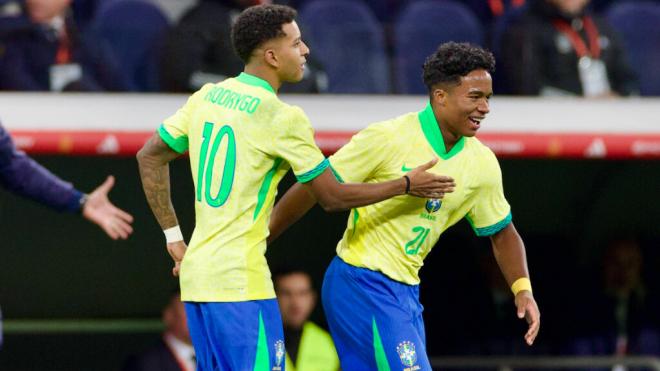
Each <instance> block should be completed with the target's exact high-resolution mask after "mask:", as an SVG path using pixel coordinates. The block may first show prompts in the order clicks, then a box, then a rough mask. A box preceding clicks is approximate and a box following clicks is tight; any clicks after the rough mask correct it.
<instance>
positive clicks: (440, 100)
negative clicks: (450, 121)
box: [431, 87, 449, 107]
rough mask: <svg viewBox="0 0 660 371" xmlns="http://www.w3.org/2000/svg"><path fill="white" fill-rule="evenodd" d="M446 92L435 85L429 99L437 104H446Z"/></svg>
mask: <svg viewBox="0 0 660 371" xmlns="http://www.w3.org/2000/svg"><path fill="white" fill-rule="evenodd" d="M448 94H449V93H448V92H447V91H446V90H444V89H442V88H440V87H436V88H434V89H433V92H432V93H431V99H432V100H433V101H434V102H435V103H436V104H438V105H439V106H442V107H444V106H445V105H447V96H448Z"/></svg>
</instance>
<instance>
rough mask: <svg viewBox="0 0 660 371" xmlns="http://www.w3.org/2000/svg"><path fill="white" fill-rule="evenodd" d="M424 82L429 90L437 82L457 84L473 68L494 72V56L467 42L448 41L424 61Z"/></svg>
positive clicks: (431, 89)
mask: <svg viewBox="0 0 660 371" xmlns="http://www.w3.org/2000/svg"><path fill="white" fill-rule="evenodd" d="M423 69H424V74H423V79H424V84H425V85H426V87H427V88H428V90H429V93H431V92H432V91H433V87H434V86H436V85H437V84H452V85H458V84H459V83H460V82H461V77H462V76H466V75H467V74H469V73H470V72H472V71H474V70H486V71H488V72H489V73H491V74H492V73H493V72H495V57H493V54H492V53H491V52H489V51H487V50H485V49H482V48H480V47H478V46H475V45H472V44H469V43H455V42H448V43H444V44H442V45H440V47H439V48H438V50H436V52H435V53H433V54H432V55H431V56H429V57H428V58H427V59H426V62H424V67H423Z"/></svg>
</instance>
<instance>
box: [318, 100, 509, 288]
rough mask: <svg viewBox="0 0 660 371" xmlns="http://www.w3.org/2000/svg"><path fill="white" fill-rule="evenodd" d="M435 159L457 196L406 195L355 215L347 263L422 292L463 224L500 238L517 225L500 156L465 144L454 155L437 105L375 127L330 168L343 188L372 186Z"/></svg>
mask: <svg viewBox="0 0 660 371" xmlns="http://www.w3.org/2000/svg"><path fill="white" fill-rule="evenodd" d="M434 156H435V157H439V161H438V163H437V164H436V165H435V166H434V167H433V168H432V169H431V170H430V171H432V172H433V173H436V174H442V175H448V176H451V177H452V178H454V180H455V182H456V189H455V191H454V192H453V193H449V194H447V195H445V197H444V198H443V199H442V200H436V199H421V198H417V197H412V196H407V195H404V196H397V197H394V198H391V199H389V200H385V201H382V202H379V203H377V204H373V205H369V206H365V207H360V208H357V209H353V210H352V211H351V214H350V216H349V220H348V226H347V228H346V231H345V232H344V236H343V237H342V239H341V241H339V244H338V245H337V254H338V255H339V257H341V258H342V260H344V261H345V262H346V263H348V264H352V265H354V266H357V267H364V268H368V269H371V270H374V271H379V272H382V273H383V274H385V275H387V276H388V277H390V278H392V279H394V280H396V281H399V282H404V283H407V284H411V285H415V284H419V275H418V272H419V269H420V268H421V267H422V265H423V264H424V263H423V261H424V258H425V257H426V255H427V254H428V253H429V251H430V250H431V248H432V247H433V246H434V245H435V244H436V242H437V241H438V238H439V237H440V234H442V232H444V231H445V230H446V229H447V228H449V227H450V226H452V225H454V224H456V222H458V221H459V220H461V219H462V218H464V217H465V218H467V219H468V220H469V221H470V223H471V224H472V227H473V229H474V230H475V232H476V234H477V235H479V236H489V235H492V234H494V233H497V232H498V231H500V230H501V229H502V228H504V227H506V226H507V225H508V224H509V223H510V222H511V212H510V210H511V208H510V206H509V204H508V202H507V201H506V199H505V198H504V193H503V189H502V174H501V171H500V167H499V164H498V162H497V158H496V157H495V155H494V154H493V152H492V151H491V150H490V149H489V148H488V147H486V146H484V145H483V144H481V142H479V140H477V139H476V138H465V137H464V138H461V139H460V140H459V141H458V142H457V143H456V144H455V145H454V146H453V147H452V148H451V150H450V151H449V152H447V151H446V150H445V145H444V141H443V139H442V134H441V133H440V129H439V127H438V123H437V121H436V119H435V116H434V115H433V111H432V109H431V106H430V105H427V107H426V108H425V109H424V110H422V111H421V112H418V113H417V112H416V113H408V114H405V115H403V116H400V117H397V118H395V119H393V120H389V121H384V122H380V123H376V124H373V125H370V126H369V127H367V128H366V129H364V130H362V131H361V132H359V133H358V134H356V135H355V136H354V137H353V138H352V139H351V141H350V142H349V143H348V144H346V145H345V146H344V147H343V148H341V149H340V150H339V151H337V153H335V154H334V155H333V156H331V157H330V158H329V160H330V166H331V167H332V169H333V171H334V172H335V175H336V176H337V177H338V178H339V179H340V180H341V181H346V182H365V183H372V182H382V181H387V180H392V179H397V178H400V177H401V176H402V175H404V174H405V173H406V172H407V171H410V170H412V169H413V168H415V167H417V166H419V165H422V164H424V163H426V162H428V161H430V160H431V158H433V157H434Z"/></svg>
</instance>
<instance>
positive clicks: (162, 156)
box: [137, 134, 179, 229]
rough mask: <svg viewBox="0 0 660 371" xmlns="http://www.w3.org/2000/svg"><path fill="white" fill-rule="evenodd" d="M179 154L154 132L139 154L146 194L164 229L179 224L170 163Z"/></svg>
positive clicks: (143, 186)
mask: <svg viewBox="0 0 660 371" xmlns="http://www.w3.org/2000/svg"><path fill="white" fill-rule="evenodd" d="M177 156H178V153H176V152H174V151H172V150H171V149H170V148H169V147H168V146H167V145H166V144H165V143H163V141H162V140H161V139H160V137H159V136H158V134H154V136H153V137H152V138H151V139H149V141H148V142H147V143H146V144H145V145H144V147H142V149H141V150H140V151H139V152H138V155H137V159H138V166H139V168H140V178H141V179H142V188H143V189H144V194H145V195H146V196H147V202H148V203H149V206H150V207H151V211H152V212H153V213H154V216H156V219H157V220H158V224H160V226H161V228H162V229H167V228H170V227H173V226H175V225H177V224H179V222H178V221H177V217H176V212H175V211H174V206H173V205H172V199H171V197H170V171H169V165H168V163H169V162H170V161H171V160H173V159H174V158H176V157H177Z"/></svg>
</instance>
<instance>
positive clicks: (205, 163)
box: [197, 122, 236, 207]
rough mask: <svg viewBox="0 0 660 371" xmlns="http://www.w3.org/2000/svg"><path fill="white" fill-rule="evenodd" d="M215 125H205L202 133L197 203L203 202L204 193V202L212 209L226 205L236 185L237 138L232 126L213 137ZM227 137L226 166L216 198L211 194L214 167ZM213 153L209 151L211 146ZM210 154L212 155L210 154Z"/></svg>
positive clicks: (221, 129) (226, 126)
mask: <svg viewBox="0 0 660 371" xmlns="http://www.w3.org/2000/svg"><path fill="white" fill-rule="evenodd" d="M214 127H215V124H213V123H212V122H205V123H204V131H203V133H202V139H203V141H202V148H201V150H200V151H199V167H198V168H197V201H199V202H202V193H203V194H204V200H205V201H206V203H207V204H208V205H209V206H211V207H220V206H222V205H224V204H225V202H226V201H227V199H228V198H229V194H230V193H231V188H232V185H233V184H234V171H235V170H236V138H235V136H234V130H232V128H231V126H229V125H225V126H223V127H221V128H220V130H219V131H218V133H217V134H216V135H215V138H212V137H213V129H214ZM225 137H227V153H226V155H225V165H224V167H223V169H222V180H221V182H220V189H218V192H217V193H216V195H215V196H213V195H212V194H211V184H212V183H213V165H214V164H215V158H216V156H217V154H218V150H219V149H220V144H222V141H223V139H224V138H225ZM211 141H213V144H212V145H211V151H209V144H211ZM209 152H210V153H209Z"/></svg>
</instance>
